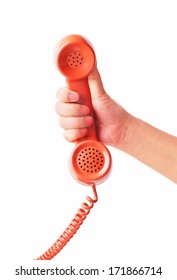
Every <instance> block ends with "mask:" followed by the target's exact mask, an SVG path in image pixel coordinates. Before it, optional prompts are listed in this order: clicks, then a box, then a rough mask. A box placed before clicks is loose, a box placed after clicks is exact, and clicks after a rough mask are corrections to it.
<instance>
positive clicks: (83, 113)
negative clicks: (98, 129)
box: [81, 106, 89, 115]
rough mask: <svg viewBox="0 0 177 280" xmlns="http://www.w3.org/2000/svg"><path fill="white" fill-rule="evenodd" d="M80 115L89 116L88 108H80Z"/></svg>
mask: <svg viewBox="0 0 177 280" xmlns="http://www.w3.org/2000/svg"><path fill="white" fill-rule="evenodd" d="M81 114H82V115H88V114H89V108H88V107H86V106H83V107H81Z"/></svg>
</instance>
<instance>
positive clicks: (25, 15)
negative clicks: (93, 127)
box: [0, 0, 177, 265]
mask: <svg viewBox="0 0 177 280" xmlns="http://www.w3.org/2000/svg"><path fill="white" fill-rule="evenodd" d="M175 4H176V3H175V1H156V0H153V1H137V0H136V1H126V0H125V1H113V0H112V1H111V0H109V1H95V0H89V1H81V0H80V1H79V0H75V1H71V0H70V1H69V0H63V1H59V0H58V1H55V0H50V1H49V0H48V1H39V0H36V1H22V0H21V1H20V0H16V1H9V0H6V1H1V2H0V34H1V35H0V36H1V37H0V39H1V43H0V77H1V79H0V135H1V136H0V172H1V176H0V190H1V193H0V213H1V214H0V215H1V220H0V228H1V233H0V235H1V238H0V248H1V258H2V259H4V260H7V261H8V260H9V261H10V260H16V261H17V260H19V262H20V260H21V261H22V260H25V261H28V260H32V259H34V258H35V257H37V256H38V255H40V254H41V253H43V252H44V251H45V250H46V249H48V247H49V246H50V245H52V243H53V242H54V241H55V240H56V239H57V238H58V236H59V235H60V234H61V233H62V232H63V231H64V229H65V228H66V226H67V225H68V224H69V222H70V221H71V219H72V218H73V216H74V214H75V213H76V211H77V209H78V208H79V207H80V204H81V203H82V202H83V201H84V200H85V196H86V195H88V194H91V192H90V189H89V188H88V187H85V186H82V185H79V184H78V183H76V182H75V181H74V180H73V179H72V178H71V176H70V174H69V171H68V168H67V162H68V156H69V154H70V152H71V150H72V149H73V147H74V146H73V145H74V144H70V143H67V142H66V141H65V140H64V138H63V136H62V133H63V131H62V129H61V128H60V127H59V126H58V117H57V115H56V113H55V109H54V106H55V103H56V96H55V94H56V91H57V89H58V88H59V87H63V86H65V81H64V78H63V77H62V76H61V75H60V73H59V72H58V71H57V69H56V68H55V66H54V64H53V60H52V55H53V49H54V46H55V44H56V43H57V41H58V40H59V39H60V38H61V37H63V36H65V35H68V34H72V33H76V34H82V35H84V36H86V37H87V38H89V40H90V41H91V42H92V43H93V45H94V48H95V51H96V55H97V61H98V67H99V70H100V73H101V75H102V79H103V82H104V85H105V88H106V90H107V92H108V93H109V94H110V95H111V96H112V97H113V98H114V99H116V100H117V101H118V102H119V103H120V104H121V105H122V106H124V107H125V108H126V109H127V110H128V111H129V112H130V113H132V114H134V115H135V116H137V117H139V118H141V119H143V120H145V121H147V122H149V123H151V124H152V125H154V126H156V127H158V128H160V129H162V130H165V131H167V132H169V133H171V134H174V135H177V124H176V119H177V110H176V104H177V102H176V100H177V99H176V93H177V82H176V80H177V52H176V50H177V40H176V34H177V17H176V15H177V6H176V5H175ZM110 151H111V153H112V157H113V171H112V174H111V177H110V178H109V179H108V180H107V181H106V182H105V183H103V184H102V185H100V186H98V188H97V190H98V195H99V201H98V203H97V204H96V205H95V207H94V208H93V209H92V211H91V213H90V215H89V216H88V218H87V220H86V221H85V222H84V224H83V225H82V227H81V228H80V230H79V231H78V233H77V234H76V235H75V237H74V238H73V239H72V240H71V241H70V242H69V243H68V245H67V246H66V247H65V248H64V249H63V250H62V252H61V253H60V254H59V255H58V256H57V257H56V260H57V261H58V263H60V264H62V263H64V262H67V261H68V260H70V261H71V262H72V261H73V260H75V261H77V262H78V263H79V262H81V261H84V262H85V263H87V262H89V261H90V260H91V261H92V262H93V263H95V264H96V263H98V262H101V261H103V262H104V263H106V262H108V260H109V263H110V260H113V261H115V260H121V261H123V260H125V261H126V260H128V259H130V260H136V259H137V260H141V261H143V260H151V261H159V262H160V260H163V261H166V262H169V261H170V260H176V258H177V256H176V252H177V241H176V236H177V227H176V224H177V222H176V216H177V215H176V214H177V203H176V201H177V187H176V185H175V184H174V183H172V182H170V181H169V180H168V179H166V178H165V177H163V176H161V175H159V174H158V173H156V172H155V171H153V170H151V169H150V168H148V167H147V166H145V165H143V164H142V163H140V162H138V161H137V160H135V159H133V158H131V157H130V156H128V155H126V154H124V153H122V152H120V151H118V150H115V149H113V148H110ZM145 264H146V263H145ZM137 265H138V263H137Z"/></svg>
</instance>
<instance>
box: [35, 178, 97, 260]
mask: <svg viewBox="0 0 177 280" xmlns="http://www.w3.org/2000/svg"><path fill="white" fill-rule="evenodd" d="M91 187H92V190H93V194H94V198H91V197H90V196H87V197H86V199H87V201H88V202H89V204H88V202H84V203H82V205H81V208H79V209H78V211H77V214H76V215H75V216H74V218H73V220H72V221H71V223H70V224H69V226H68V227H67V228H66V229H65V231H64V232H63V233H62V234H61V235H60V237H59V238H58V239H57V240H56V242H55V243H54V244H53V245H52V246H51V247H50V248H49V249H48V250H47V251H46V252H45V253H44V254H42V255H41V256H40V257H38V258H37V259H36V260H51V259H53V258H54V257H55V256H56V255H57V254H58V253H59V252H60V251H61V250H62V249H63V247H64V246H65V245H66V244H67V243H68V242H69V241H70V239H71V238H72V237H73V236H74V234H75V233H76V232H77V231H78V229H79V228H80V226H81V224H82V223H83V221H84V220H85V219H86V217H87V215H88V214H89V213H90V210H91V209H92V207H93V206H94V203H95V202H97V201H98V195H97V192H96V187H95V184H94V183H92V184H91Z"/></svg>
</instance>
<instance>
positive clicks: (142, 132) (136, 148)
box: [55, 67, 177, 183]
mask: <svg viewBox="0 0 177 280" xmlns="http://www.w3.org/2000/svg"><path fill="white" fill-rule="evenodd" d="M88 81H89V87H90V91H91V97H92V105H93V110H94V119H95V124H96V129H97V136H98V139H99V141H101V142H102V143H104V144H105V145H109V146H112V147H115V148H117V149H120V150H122V151H124V152H126V153H127V154H129V155H131V156H133V157H134V158H136V159H138V160H139V161H141V162H143V163H144V164H146V165H148V166H149V167H151V168H153V169H154V170H155V171H157V172H159V173H160V174H162V175H164V176H165V177H167V178H168V179H170V180H171V181H173V182H174V183H177V137H175V136H173V135H170V134H168V133H166V132H164V131H161V130H159V129H158V128H155V127H153V126H151V125H150V124H148V123H146V122H144V121H143V120H140V119H138V118H136V117H135V116H132V115H131V114H129V113H128V112H127V111H126V110H125V109H124V108H122V106H121V105H119V104H118V103H117V102H116V101H115V100H113V99H112V98H111V97H110V96H109V95H108V94H107V93H106V91H105V89H104V87H103V83H102V80H101V77H100V74H99V72H98V69H97V67H95V68H94V70H93V71H92V72H91V73H90V75H89V77H88ZM57 97H58V102H57V103H56V107H55V108H56V112H57V114H58V115H59V124H60V126H61V127H62V128H63V129H64V137H65V139H66V140H67V141H69V142H73V141H75V140H77V139H79V138H81V137H83V136H85V135H86V134H87V132H88V127H89V126H90V125H91V124H92V123H93V118H92V117H91V116H90V115H89V113H90V112H89V108H88V107H87V106H85V105H83V104H79V103H78V101H79V94H78V93H77V92H73V91H71V90H70V89H68V88H61V89H59V90H58V92H57Z"/></svg>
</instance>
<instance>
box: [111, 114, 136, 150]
mask: <svg viewBox="0 0 177 280" xmlns="http://www.w3.org/2000/svg"><path fill="white" fill-rule="evenodd" d="M138 121H139V120H138V119H137V118H136V117H134V116H133V115H131V114H129V113H127V115H126V119H125V122H124V125H123V128H122V132H121V136H120V138H119V141H118V142H117V144H116V148H117V149H119V150H122V151H124V152H126V153H128V154H131V151H132V149H134V147H135V146H136V145H135V143H134V142H136V137H135V136H136V130H137V128H138Z"/></svg>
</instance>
